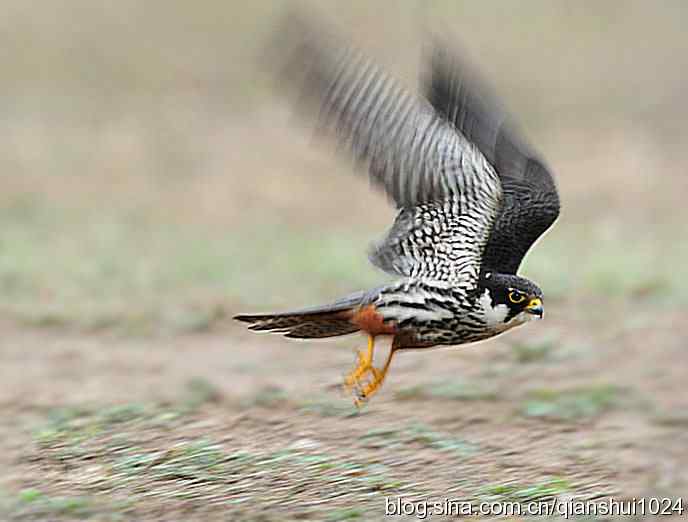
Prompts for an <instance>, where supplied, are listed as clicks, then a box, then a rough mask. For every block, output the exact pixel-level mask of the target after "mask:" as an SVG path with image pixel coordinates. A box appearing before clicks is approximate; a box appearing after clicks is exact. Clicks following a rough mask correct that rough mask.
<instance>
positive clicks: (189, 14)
mask: <svg viewBox="0 0 688 522" xmlns="http://www.w3.org/2000/svg"><path fill="white" fill-rule="evenodd" d="M284 5H285V3H280V4H279V5H277V4H273V3H267V2H264V3H258V4H255V6H254V7H250V8H249V7H239V6H238V5H234V4H233V3H226V2H214V1H212V2H206V3H204V4H203V7H198V6H193V7H192V6H191V4H188V5H187V4H185V3H181V2H172V3H169V2H166V3H162V2H157V1H153V2H146V3H145V5H143V4H139V3H137V2H133V1H131V2H130V1H125V2H119V3H117V4H113V5H111V6H106V5H97V4H94V3H92V2H78V1H74V0H72V1H70V2H68V3H66V4H63V5H61V6H58V5H57V4H55V5H53V6H50V5H44V6H42V8H41V9H37V8H36V7H32V6H30V5H29V4H25V3H22V2H18V1H14V0H10V1H7V2H4V3H3V4H2V6H0V44H2V45H0V49H1V50H0V53H2V55H3V63H4V64H5V65H4V66H3V69H4V71H3V72H4V74H3V76H4V78H5V81H3V82H2V85H0V95H1V96H2V99H3V100H4V101H5V103H4V104H3V109H2V112H0V133H1V134H2V136H3V138H4V140H3V142H4V144H5V146H4V147H3V148H2V151H0V177H1V179H2V187H3V190H2V191H0V222H1V223H2V226H0V311H1V313H2V322H1V323H0V330H1V332H2V337H1V340H0V354H1V356H2V361H3V363H2V365H1V369H0V379H1V382H2V385H1V386H0V404H2V407H3V411H4V412H5V415H3V420H2V421H0V469H2V470H4V473H2V474H1V476H0V513H2V514H3V519H8V520H59V519H65V520H67V519H75V518H93V519H98V520H128V519H137V520H170V519H180V518H184V519H188V520H195V519H198V520H214V519H233V520H236V519H246V520H273V519H274V520H285V519H290V518H294V519H296V518H300V519H303V518H306V519H309V518H310V519H315V520H321V519H325V518H329V519H330V520H349V519H351V520H355V519H360V520H370V519H379V518H382V514H383V510H384V498H385V497H386V496H398V495H402V496H404V497H408V498H417V499H423V498H425V499H430V500H442V499H443V498H445V497H450V498H459V499H464V500H472V501H480V500H510V499H515V500H527V499H533V498H541V497H547V496H552V495H555V496H559V497H560V498H568V497H571V496H581V497H583V498H605V497H607V496H609V495H613V496H615V497H617V498H630V497H633V496H642V495H645V496H667V497H676V496H678V495H680V494H682V493H684V492H685V491H686V487H687V486H688V474H687V473H686V469H688V466H687V465H688V455H687V454H686V451H685V448H686V445H687V442H688V440H686V426H687V425H688V397H687V395H686V393H685V391H684V390H683V384H684V382H685V376H686V371H685V368H686V363H687V362H688V352H687V351H686V342H685V338H686V334H688V326H687V325H688V322H687V319H688V316H687V314H686V306H685V305H686V302H688V268H687V265H686V263H685V259H686V255H688V246H687V243H686V242H685V234H686V233H685V223H686V218H687V217H688V210H686V206H685V203H684V201H683V200H684V196H685V194H686V189H687V188H688V181H687V180H688V177H686V170H687V167H688V154H686V149H685V143H686V128H685V125H684V122H685V121H686V117H687V116H688V109H687V108H686V106H685V104H683V103H680V102H681V95H682V94H683V93H684V92H685V89H686V87H688V84H687V82H688V80H687V79H686V76H685V73H684V71H685V70H686V66H687V65H688V64H687V63H685V62H686V61H688V53H687V52H686V51H688V40H687V39H686V37H685V34H684V27H685V23H686V22H687V21H688V11H687V10H686V8H685V6H684V5H683V3H682V2H678V1H677V2H663V3H661V4H653V3H646V2H606V3H604V4H601V5H595V6H594V10H593V6H592V5H591V4H590V5H589V4H572V3H567V2H563V1H562V2H545V1H539V2H529V3H527V4H523V3H518V4H517V3H513V4H504V3H500V4H499V8H497V7H496V5H495V6H490V4H487V5H481V4H479V3H477V2H476V3H465V2H460V3H459V2H435V3H433V4H432V7H423V6H424V5H425V4H420V3H412V2H403V3H397V4H394V5H395V7H394V10H393V12H389V11H390V10H389V9H387V10H385V12H381V11H382V9H381V7H373V6H369V5H368V4H367V3H364V2H355V3H353V4H350V5H347V6H346V7H343V6H341V7H340V6H338V5H337V4H335V3H329V4H319V5H320V6H321V9H322V10H323V11H324V12H325V13H327V15H328V16H329V17H330V18H331V19H334V20H336V21H337V22H338V23H339V25H341V26H342V27H343V28H344V29H345V31H348V33H349V34H350V35H352V37H355V38H356V39H357V41H359V42H360V44H361V45H362V46H364V47H365V48H366V49H368V50H369V51H370V53H371V54H373V55H374V56H376V57H377V58H378V59H379V60H380V61H381V62H382V63H383V64H385V65H387V66H388V67H389V68H390V69H391V70H392V71H394V72H395V73H397V74H398V75H399V76H401V77H402V78H405V79H406V80H407V81H408V82H409V84H410V85H413V78H414V77H415V74H416V70H417V65H418V63H417V61H418V58H419V55H420V53H419V52H418V50H419V42H420V41H421V39H420V35H421V27H422V24H423V23H426V24H428V25H429V26H430V27H434V26H438V25H439V26H440V27H442V26H443V27H444V30H446V31H448V32H449V33H450V34H454V35H456V37H457V39H458V40H459V41H461V42H462V45H463V46H464V48H466V50H467V52H468V53H469V54H470V55H471V56H472V57H473V59H474V61H475V62H477V63H478V64H479V66H480V67H481V69H482V70H483V71H484V72H485V74H486V75H487V76H488V77H489V78H491V79H492V81H493V83H494V84H495V87H496V88H497V89H498V91H499V92H500V94H502V95H503V96H504V98H505V100H506V102H507V105H508V106H509V107H511V108H512V111H513V112H514V113H515V114H517V115H518V116H519V119H520V120H521V121H522V123H523V125H524V127H525V128H526V129H527V131H528V135H529V136H530V137H531V139H532V141H533V142H534V143H536V144H537V145H538V148H539V149H540V150H542V152H543V154H544V155H545V156H546V157H547V159H548V161H549V163H550V164H551V165H552V166H553V167H554V169H555V172H556V174H557V179H558V181H559V185H560V188H561V192H562V198H563V205H564V209H563V214H562V217H561V219H560V220H559V222H558V224H557V226H556V228H555V229H554V230H553V231H552V232H551V233H550V234H549V235H548V236H547V237H546V238H544V239H543V240H542V241H541V242H540V243H539V244H538V246H537V248H536V249H535V250H534V251H533V252H532V253H531V255H530V256H529V257H528V259H527V263H526V267H525V271H524V272H525V274H526V275H528V276H530V277H531V278H533V279H534V280H535V281H538V282H539V283H540V286H542V288H543V289H544V290H545V294H546V307H547V315H546V320H545V321H542V322H539V323H537V324H534V325H533V324H531V325H529V326H528V327H527V328H523V329H521V330H518V331H516V332H514V333H513V334H509V335H508V336H504V337H500V338H498V339H496V340H493V341H490V342H486V343H483V344H480V345H478V346H474V347H468V348H464V349H460V350H459V349H457V350H451V349H445V350H437V351H432V352H425V353H421V352H418V353H404V354H402V356H400V357H399V358H398V360H396V361H395V366H394V368H393V372H392V373H391V376H390V378H389V381H388V382H387V383H386V385H385V387H384V389H383V391H382V392H381V394H380V395H379V396H377V397H375V400H373V401H372V403H371V404H370V405H369V407H367V408H366V409H365V410H364V411H363V412H362V413H360V414H354V411H353V408H352V406H351V403H350V400H349V398H347V397H342V396H340V395H338V394H337V393H336V392H333V391H331V390H329V389H328V386H329V385H331V384H333V383H336V382H338V379H339V378H340V376H341V375H343V374H344V373H345V372H346V371H348V369H349V367H350V365H352V364H353V360H354V348H356V347H358V345H359V344H360V342H361V340H359V339H357V338H355V337H353V338H345V339H341V340H337V341H334V342H329V343H294V342H288V341H286V340H284V339H280V338H276V337H260V336H255V335H249V334H248V333H246V332H245V331H243V329H242V328H240V327H238V326H236V325H234V324H232V323H231V321H230V320H229V317H231V315H232V314H233V313H235V312H237V311H248V310H263V309H265V310H270V309H280V308H284V307H289V306H294V305H296V306H301V305H306V304H312V303H317V302H319V301H322V300H329V299H331V298H332V297H334V296H337V295H339V294H341V293H344V292H348V291H352V290H356V289H360V288H365V287H366V286H368V285H371V284H374V283H376V282H379V281H380V278H381V277H384V276H381V275H380V274H378V273H376V272H375V271H374V270H373V269H372V268H370V267H368V266H367V263H366V259H365V248H366V245H367V243H368V241H370V240H371V239H374V238H377V237H379V236H380V235H381V234H382V233H383V231H384V229H385V227H386V226H387V223H388V221H389V219H390V217H391V216H392V211H391V209H390V208H389V207H388V205H386V203H385V201H384V198H383V197H382V196H381V195H380V194H376V193H373V192H371V191H370V190H369V188H368V187H367V184H366V182H365V181H362V180H361V179H360V178H356V177H355V176H352V175H351V174H350V170H351V169H350V168H349V166H348V165H347V163H346V162H345V161H341V160H340V159H338V158H336V157H334V156H333V155H332V154H331V152H330V151H329V150H328V148H327V147H326V146H325V147H321V146H317V147H315V146H311V145H312V142H311V141H310V140H309V135H308V133H307V132H305V131H304V132H302V131H301V130H300V129H299V126H298V125H297V124H295V123H294V120H293V118H292V116H291V115H290V112H289V110H288V107H287V106H285V105H284V103H283V101H282V100H281V99H280V98H279V97H275V96H274V95H273V94H272V93H271V91H270V88H269V87H270V85H269V82H268V80H267V76H268V74H266V71H264V70H261V69H260V68H256V67H255V64H256V62H257V57H258V56H259V53H258V49H259V44H260V42H261V41H264V39H265V38H266V36H267V35H268V34H269V31H270V25H271V24H270V21H271V20H272V19H273V17H274V16H275V15H276V12H277V11H279V9H282V8H283V7H284ZM380 5H382V4H380ZM390 5H391V4H390Z"/></svg>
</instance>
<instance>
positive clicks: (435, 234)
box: [277, 15, 502, 279]
mask: <svg viewBox="0 0 688 522" xmlns="http://www.w3.org/2000/svg"><path fill="white" fill-rule="evenodd" d="M277 35H278V38H279V40H278V41H279V48H280V51H281V52H284V49H285V48H288V49H289V50H290V52H291V53H292V58H291V59H290V60H289V61H288V66H287V70H286V72H287V79H288V80H289V81H290V83H291V84H292V85H293V84H297V86H298V87H300V88H301V92H300V99H301V101H305V102H306V103H309V104H310V105H311V107H315V109H316V111H317V113H318V123H319V127H318V129H319V130H321V131H324V132H326V133H327V134H330V135H333V136H334V137H335V138H336V141H337V142H338V144H339V145H340V147H342V148H344V149H346V150H348V152H349V153H350V154H351V155H352V156H353V158H354V159H355V161H356V162H357V163H359V164H362V165H364V166H365V167H367V171H368V173H369V177H370V179H371V181H372V182H373V184H375V185H377V186H379V187H381V188H382V189H383V190H384V191H385V192H386V193H387V195H388V196H389V197H390V198H391V199H393V200H394V202H395V203H396V205H397V207H398V208H399V209H400V214H399V217H398V218H397V221H396V222H395V224H394V225H393V227H392V229H391V230H390V232H389V234H388V236H387V238H386V239H385V240H383V241H382V242H380V243H379V244H378V245H376V246H375V248H374V251H373V253H372V254H371V260H372V262H373V263H375V264H376V265H378V266H379V267H381V268H382V269H384V270H386V271H389V272H392V273H395V274H400V275H404V276H409V277H410V276H420V275H424V276H431V277H437V278H442V279H453V278H457V277H461V278H466V277H477V272H478V270H479V267H480V264H481V256H482V253H483V250H484V248H485V245H486V243H487V239H488V236H489V232H490V230H491V228H492V225H493V222H494V220H495V218H496V216H497V213H498V210H499V206H500V202H501V193H502V190H501V184H500V181H499V178H498V176H497V174H496V172H495V169H494V167H493V166H492V165H491V164H490V163H489V162H488V161H487V160H486V158H485V156H484V154H483V153H482V152H481V151H480V150H479V148H478V147H476V146H475V145H474V144H472V143H471V142H470V141H469V140H467V139H466V137H465V136H463V135H462V134H460V133H458V132H456V129H455V127H454V125H453V123H451V122H450V121H448V120H447V119H446V118H445V117H444V116H443V115H440V114H438V113H437V111H436V110H435V109H434V108H433V107H432V105H431V104H430V103H428V101H427V100H425V99H423V98H420V97H418V96H416V95H413V94H411V93H410V92H408V91H407V90H405V89H404V88H403V87H401V85H399V84H398V83H397V82H396V81H394V80H393V79H392V78H391V77H389V76H388V75H387V74H385V73H384V72H383V71H382V70H381V69H380V68H379V67H378V66H377V65H375V64H374V63H373V62H372V61H371V60H369V59H367V58H366V57H365V56H363V55H362V54H361V53H360V52H359V51H357V50H355V49H353V48H351V47H348V46H345V45H343V44H342V43H341V42H340V41H338V40H336V39H334V38H332V37H330V36H329V34H328V33H325V32H323V31H316V30H314V26H313V25H311V24H309V23H308V22H307V21H306V20H305V19H304V18H302V17H298V16H297V17H295V16H294V15H292V16H291V17H289V18H288V20H287V22H286V23H285V24H284V25H283V30H281V31H277ZM287 41H289V44H287Z"/></svg>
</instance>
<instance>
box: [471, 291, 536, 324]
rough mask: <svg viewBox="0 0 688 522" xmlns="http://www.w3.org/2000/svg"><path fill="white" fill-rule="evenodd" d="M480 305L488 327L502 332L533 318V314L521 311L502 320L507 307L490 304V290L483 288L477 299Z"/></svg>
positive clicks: (506, 312) (505, 314) (507, 311)
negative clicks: (505, 320) (508, 318)
mask: <svg viewBox="0 0 688 522" xmlns="http://www.w3.org/2000/svg"><path fill="white" fill-rule="evenodd" d="M478 302H479V303H480V306H481V307H482V310H483V316H484V318H485V324H486V325H487V326H488V328H490V329H493V330H497V331H499V332H503V331H505V330H509V329H510V328H513V327H515V326H519V325H522V324H523V323H526V322H528V321H530V320H531V319H534V318H535V316H534V315H531V314H529V313H526V312H521V313H519V314H517V315H515V316H514V317H512V318H511V319H510V320H509V321H508V322H506V323H505V322H504V319H506V316H507V315H508V314H509V307H508V306H507V305H505V304H498V305H496V306H492V299H491V298H490V291H489V290H485V292H483V294H482V295H481V296H480V298H479V299H478Z"/></svg>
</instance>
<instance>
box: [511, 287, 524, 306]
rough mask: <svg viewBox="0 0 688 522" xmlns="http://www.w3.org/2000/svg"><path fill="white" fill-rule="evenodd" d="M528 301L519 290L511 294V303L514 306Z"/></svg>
mask: <svg viewBox="0 0 688 522" xmlns="http://www.w3.org/2000/svg"><path fill="white" fill-rule="evenodd" d="M525 300H526V296H525V295H523V294H522V293H521V292H519V291H517V290H512V291H511V292H509V301H511V302H512V303H514V304H518V303H522V302H523V301H525Z"/></svg>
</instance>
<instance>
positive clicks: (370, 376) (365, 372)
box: [344, 338, 396, 408]
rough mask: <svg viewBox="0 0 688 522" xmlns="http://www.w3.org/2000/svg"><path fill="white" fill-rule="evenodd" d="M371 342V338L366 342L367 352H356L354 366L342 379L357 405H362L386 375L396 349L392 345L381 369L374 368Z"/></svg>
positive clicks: (380, 384)
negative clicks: (356, 356) (364, 353)
mask: <svg viewBox="0 0 688 522" xmlns="http://www.w3.org/2000/svg"><path fill="white" fill-rule="evenodd" d="M372 345H373V343H372V338H371V341H370V342H369V344H368V354H367V355H363V353H362V352H359V353H358V358H357V365H356V368H355V369H354V370H353V371H352V372H351V373H350V374H349V375H347V376H346V378H345V379H344V385H345V387H346V389H347V391H349V392H350V393H353V395H354V404H355V405H356V406H357V407H359V408H360V407H361V406H363V404H364V403H365V402H366V401H367V400H368V399H369V398H370V397H371V396H372V395H373V394H374V393H376V392H377V391H378V390H379V389H380V387H381V386H382V383H383V382H384V380H385V376H386V375H387V370H388V369H389V364H390V363H391V362H392V357H393V355H394V352H395V350H396V347H393V348H392V349H391V350H390V352H389V355H388V356H387V361H385V365H384V367H383V368H382V369H378V368H375V367H374V366H373V364H372V363H373V346H372Z"/></svg>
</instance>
